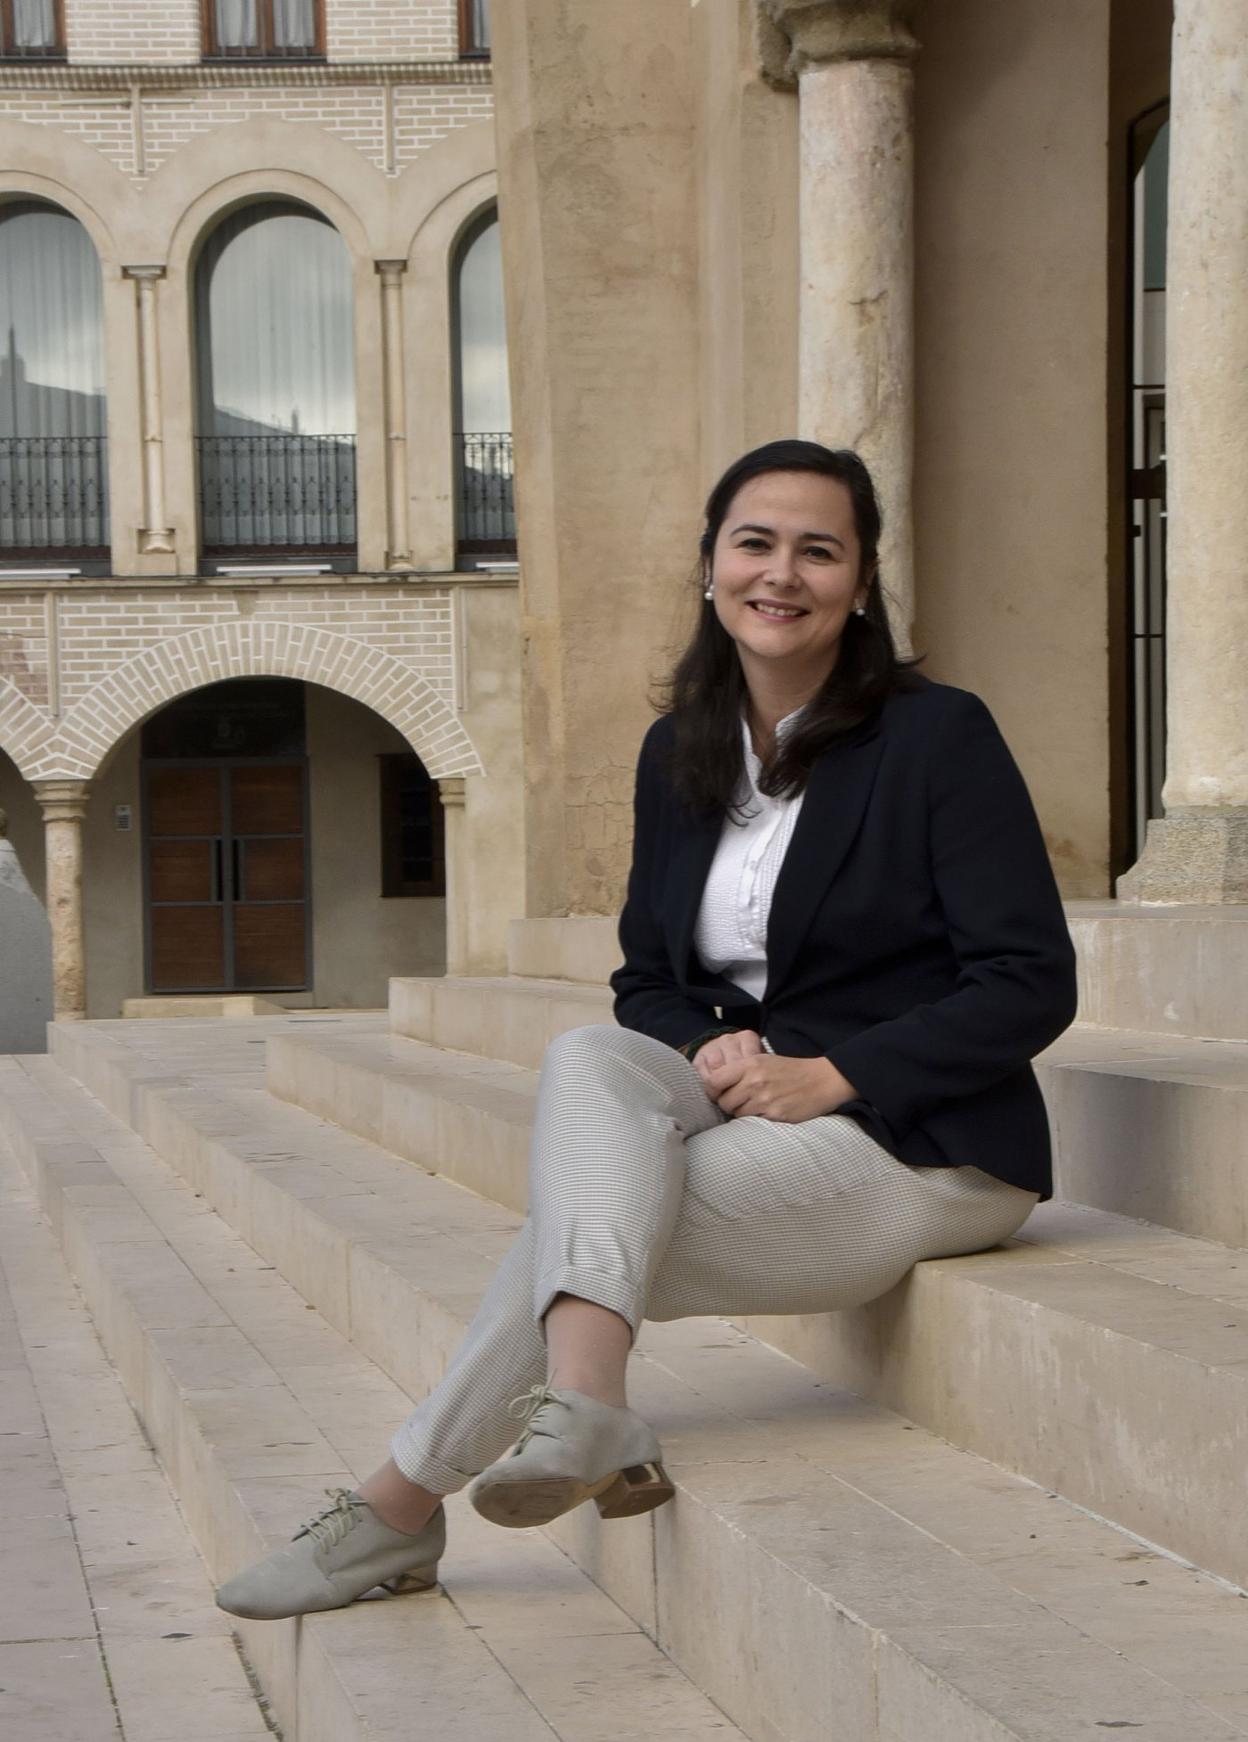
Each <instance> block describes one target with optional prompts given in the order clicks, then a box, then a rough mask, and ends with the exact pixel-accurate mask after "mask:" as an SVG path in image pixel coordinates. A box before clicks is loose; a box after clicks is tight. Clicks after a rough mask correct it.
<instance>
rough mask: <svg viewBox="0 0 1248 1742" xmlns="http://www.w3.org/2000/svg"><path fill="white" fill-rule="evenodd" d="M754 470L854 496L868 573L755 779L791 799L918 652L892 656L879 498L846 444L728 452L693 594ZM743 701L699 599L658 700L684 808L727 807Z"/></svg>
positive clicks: (727, 643)
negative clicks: (831, 654)
mask: <svg viewBox="0 0 1248 1742" xmlns="http://www.w3.org/2000/svg"><path fill="white" fill-rule="evenodd" d="M763 472H818V473H819V474H820V475H821V476H822V477H825V478H836V479H837V480H838V481H839V482H840V483H842V484H844V485H845V487H846V489H847V490H848V491H849V495H850V501H851V503H852V504H853V512H854V526H855V529H856V531H857V533H858V543H859V546H860V549H861V555H862V566H861V569H860V573H861V574H863V575H870V576H871V580H870V587H869V591H868V594H867V602H866V607H865V615H864V616H862V617H858V616H856V615H851V616H850V617H849V619H848V620H847V622H846V624H845V628H844V631H843V633H842V636H841V646H840V653H839V655H838V657H837V662H836V665H835V667H834V668H833V670H832V671H831V672H830V673H829V675H828V678H827V680H826V681H825V683H824V685H823V687H822V688H821V689H820V690H819V691H818V693H817V694H816V695H815V696H813V697H812V698H811V700H810V702H809V703H808V704H807V706H806V708H805V710H804V712H803V714H802V717H801V719H800V721H799V722H798V723H797V724H796V725H795V727H794V729H793V730H792V731H791V732H789V733H788V734H786V736H785V738H784V740H783V742H782V744H781V745H779V746H778V747H777V753H776V755H775V756H774V758H773V759H772V760H771V761H770V762H769V763H768V764H767V766H766V767H765V769H764V771H763V774H762V776H761V778H760V780H759V786H760V788H761V790H762V791H763V792H765V793H767V794H768V795H769V796H770V797H772V798H792V797H795V796H796V795H797V794H798V793H799V792H801V791H802V789H803V787H804V786H805V784H806V779H807V776H808V775H809V773H810V769H811V765H812V764H813V763H814V761H815V758H816V757H817V756H818V755H819V754H820V752H821V751H823V750H825V749H826V748H827V747H828V745H829V744H831V743H832V742H833V741H834V740H835V739H836V738H838V737H839V736H840V735H841V734H843V733H844V732H846V731H848V730H849V729H850V728H851V727H853V726H856V725H858V724H860V723H861V722H862V721H863V720H865V719H866V718H867V717H868V716H869V715H871V714H872V713H874V712H875V710H876V709H877V708H879V707H880V706H882V704H883V702H884V699H885V697H886V696H888V695H890V694H891V693H892V692H893V691H894V690H900V689H915V688H918V683H917V682H916V681H915V680H914V679H913V678H911V677H910V675H909V673H910V668H911V667H913V666H915V665H917V664H918V663H919V659H918V658H916V659H903V658H901V657H900V656H899V655H898V653H897V649H896V645H895V643H894V641H893V635H892V630H891V629H890V628H889V623H888V614H887V612H886V611H885V609H884V601H883V598H882V596H881V593H880V580H879V570H878V550H879V543H880V527H881V524H882V522H881V515H880V505H879V503H878V502H877V500H876V495H875V486H874V485H873V484H872V482H871V474H870V473H869V472H868V471H867V468H866V466H865V465H864V464H863V462H862V461H861V459H859V457H858V455H857V454H855V453H853V452H852V451H851V450H850V449H849V448H825V447H821V446H820V444H819V443H818V442H804V441H779V442H768V443H767V444H766V446H765V447H761V448H753V449H751V451H750V452H749V453H748V454H743V455H742V456H741V458H740V459H739V460H735V461H734V462H733V464H732V465H731V466H729V468H728V470H727V471H726V472H725V473H724V475H723V477H722V478H721V479H720V480H719V482H718V483H717V484H716V486H715V488H714V489H713V490H712V491H711V494H710V496H709V497H708V498H707V503H706V528H705V530H704V532H703V534H702V537H701V540H700V542H699V551H700V553H701V559H702V560H701V563H700V564H699V567H698V571H697V585H698V591H699V593H700V592H701V591H702V589H703V586H704V584H705V582H704V576H705V574H706V573H707V572H708V571H709V568H710V562H711V554H712V552H713V551H714V549H715V540H716V539H717V538H718V536H719V529H720V527H721V526H722V524H723V520H724V516H725V514H727V512H728V509H729V507H730V505H731V503H732V501H733V498H734V497H735V496H736V494H737V491H738V490H740V488H741V486H742V485H743V484H744V483H746V482H747V481H748V480H749V479H750V478H757V477H758V476H759V475H760V474H761V473H763ZM919 657H920V658H922V657H923V656H921V655H920V656H919ZM748 701H749V694H748V691H747V689H746V683H745V674H744V672H743V671H742V669H741V661H740V659H739V658H738V655H737V648H736V643H735V642H734V641H733V639H732V637H731V636H730V635H729V634H728V632H727V630H726V629H725V628H724V626H723V624H722V623H721V622H720V621H719V618H718V616H717V615H716V612H715V607H714V605H713V603H711V602H710V601H709V600H706V601H703V603H702V605H701V608H700V610H699V613H698V622H697V626H696V628H695V629H694V632H693V635H692V637H691V639H690V641H689V644H688V646H687V647H686V648H685V651H684V652H683V653H682V654H681V656H680V658H679V660H678V661H677V663H676V667H675V669H674V671H673V672H672V674H671V676H670V678H668V680H667V682H666V683H665V684H664V685H663V689H662V699H661V701H660V703H659V707H660V710H661V711H662V712H663V713H669V714H672V715H673V716H674V718H675V744H674V748H673V753H672V764H671V774H672V778H673V781H674V784H675V787H676V790H677V792H678V793H679V794H680V796H681V797H682V798H683V799H684V800H685V802H686V803H687V804H688V805H689V806H690V808H691V809H693V810H695V811H726V810H729V809H731V807H732V805H733V802H734V799H735V797H736V795H737V791H738V787H739V784H740V781H741V776H742V774H743V772H744V768H745V755H744V748H743V744H742V734H741V719H742V715H743V713H744V712H745V709H746V706H747V703H748Z"/></svg>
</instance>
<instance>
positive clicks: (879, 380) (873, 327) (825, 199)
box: [761, 0, 919, 650]
mask: <svg viewBox="0 0 1248 1742" xmlns="http://www.w3.org/2000/svg"><path fill="white" fill-rule="evenodd" d="M761 4H762V7H763V10H764V12H765V13H766V14H767V15H768V16H769V17H770V18H771V19H772V20H773V21H774V22H775V24H776V25H778V26H779V28H780V29H781V30H782V31H783V32H784V34H785V36H786V37H787V38H788V40H789V42H790V44H791V45H792V52H791V54H790V57H789V71H790V73H791V74H794V75H796V77H797V80H798V89H799V103H800V111H801V120H800V127H801V201H800V204H801V293H800V303H799V315H798V347H799V356H800V385H799V401H798V417H799V427H800V432H801V434H802V435H803V436H805V437H807V438H808V439H809V440H811V441H817V442H823V443H825V444H826V445H827V446H828V447H834V448H841V447H845V448H854V449H856V450H857V451H858V452H859V453H860V454H861V455H862V457H863V459H864V460H865V461H866V462H867V465H868V466H869V467H870V468H871V474H872V477H873V478H874V479H875V483H876V488H877V490H878V492H879V496H880V501H881V504H882V506H883V510H884V538H883V542H882V545H881V551H880V570H881V579H882V581H883V585H884V588H885V591H886V597H887V601H888V605H889V612H890V618H891V621H892V626H893V632H894V634H895V636H896V638H897V642H898V646H899V648H900V649H902V650H908V649H909V645H910V628H911V624H912V623H913V620H914V537H913V530H912V479H913V473H914V113H913V111H914V74H913V71H912V70H911V63H912V62H913V60H914V58H915V56H916V55H917V53H918V48H919V45H918V43H917V41H916V40H915V37H914V34H913V29H912V26H913V21H914V14H915V11H916V9H917V8H916V4H915V0H761Z"/></svg>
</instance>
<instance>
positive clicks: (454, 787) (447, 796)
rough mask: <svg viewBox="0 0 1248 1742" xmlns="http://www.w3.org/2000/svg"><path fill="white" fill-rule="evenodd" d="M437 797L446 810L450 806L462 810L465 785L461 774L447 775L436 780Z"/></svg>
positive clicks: (465, 795) (465, 794) (465, 793)
mask: <svg viewBox="0 0 1248 1742" xmlns="http://www.w3.org/2000/svg"><path fill="white" fill-rule="evenodd" d="M438 797H439V798H440V799H441V800H442V803H443V805H444V806H445V807H446V809H447V810H450V809H451V808H452V807H454V808H456V809H459V810H462V809H463V806H464V801H465V799H466V798H467V785H466V783H465V780H464V777H463V775H462V774H451V775H447V776H446V778H445V779H443V780H440V781H439V782H438Z"/></svg>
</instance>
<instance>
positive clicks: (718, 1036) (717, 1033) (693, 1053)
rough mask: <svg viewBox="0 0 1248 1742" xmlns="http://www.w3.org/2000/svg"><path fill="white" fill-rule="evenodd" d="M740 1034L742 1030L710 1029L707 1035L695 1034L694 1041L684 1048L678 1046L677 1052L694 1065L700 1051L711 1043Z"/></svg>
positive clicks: (690, 1041) (687, 1043)
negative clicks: (727, 1036) (728, 1035)
mask: <svg viewBox="0 0 1248 1742" xmlns="http://www.w3.org/2000/svg"><path fill="white" fill-rule="evenodd" d="M740 1033H741V1030H740V1029H739V1028H708V1029H707V1030H706V1031H705V1033H703V1034H695V1035H694V1037H693V1039H692V1040H687V1041H685V1043H684V1045H683V1046H678V1047H677V1048H676V1051H677V1052H678V1053H681V1054H682V1055H683V1056H684V1057H685V1058H687V1059H688V1060H689V1062H690V1064H692V1063H693V1061H694V1059H695V1058H696V1057H697V1055H698V1051H699V1049H700V1048H701V1047H704V1046H706V1045H707V1043H708V1042H709V1041H712V1040H722V1039H723V1037H724V1035H726V1034H740Z"/></svg>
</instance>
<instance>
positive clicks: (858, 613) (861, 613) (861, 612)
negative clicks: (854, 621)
mask: <svg viewBox="0 0 1248 1742" xmlns="http://www.w3.org/2000/svg"><path fill="white" fill-rule="evenodd" d="M866 614H867V613H866V610H865V608H864V607H863V606H862V605H856V606H855V607H854V616H855V617H865V616H866Z"/></svg>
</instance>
